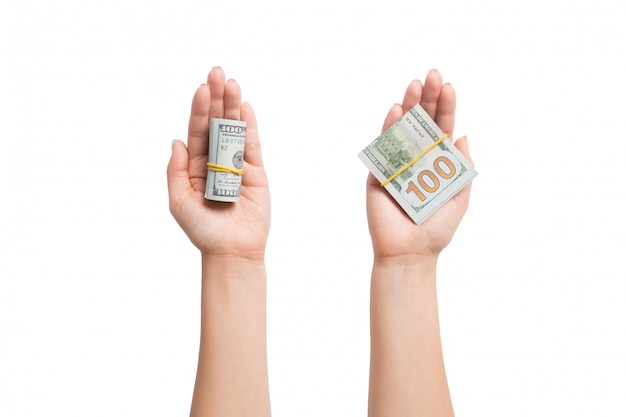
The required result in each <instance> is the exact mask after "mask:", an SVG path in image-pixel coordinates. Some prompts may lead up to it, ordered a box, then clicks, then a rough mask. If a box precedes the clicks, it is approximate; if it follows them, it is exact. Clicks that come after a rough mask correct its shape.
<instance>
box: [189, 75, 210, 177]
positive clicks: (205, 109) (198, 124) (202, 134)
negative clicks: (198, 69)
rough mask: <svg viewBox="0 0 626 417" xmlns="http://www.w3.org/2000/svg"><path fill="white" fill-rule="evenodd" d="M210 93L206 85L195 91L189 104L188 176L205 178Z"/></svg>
mask: <svg viewBox="0 0 626 417" xmlns="http://www.w3.org/2000/svg"><path fill="white" fill-rule="evenodd" d="M210 108H211V91H210V89H209V86H208V85H207V84H202V85H201V86H200V87H198V89H197V90H196V93H195V94H194V96H193V101H192V102H191V114H190V116H189V130H188V137H187V147H188V157H189V168H188V169H189V176H190V177H191V178H206V162H207V158H208V157H207V155H208V150H209V112H210Z"/></svg>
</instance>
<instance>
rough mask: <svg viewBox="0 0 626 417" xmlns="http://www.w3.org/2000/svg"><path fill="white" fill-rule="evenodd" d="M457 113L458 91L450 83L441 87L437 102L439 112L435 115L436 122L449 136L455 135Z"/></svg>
mask: <svg viewBox="0 0 626 417" xmlns="http://www.w3.org/2000/svg"><path fill="white" fill-rule="evenodd" d="M455 114H456V93H455V92H454V88H452V86H451V85H450V84H448V83H446V84H444V85H443V87H441V94H439V101H438V102H437V114H436V115H435V123H437V126H439V127H440V128H441V130H443V131H444V132H445V133H447V134H448V137H449V138H452V137H453V133H454V120H455Z"/></svg>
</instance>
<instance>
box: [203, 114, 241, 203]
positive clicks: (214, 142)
mask: <svg viewBox="0 0 626 417" xmlns="http://www.w3.org/2000/svg"><path fill="white" fill-rule="evenodd" d="M245 142H246V122H243V121H239V120H229V119H217V118H213V119H211V121H210V126H209V166H208V172H207V181H206V190H205V192H204V198H206V199H208V200H214V201H226V202H234V201H239V192H240V190H241V178H242V175H240V174H238V173H235V172H232V171H236V170H241V169H243V148H244V145H245ZM211 164H213V165H211Z"/></svg>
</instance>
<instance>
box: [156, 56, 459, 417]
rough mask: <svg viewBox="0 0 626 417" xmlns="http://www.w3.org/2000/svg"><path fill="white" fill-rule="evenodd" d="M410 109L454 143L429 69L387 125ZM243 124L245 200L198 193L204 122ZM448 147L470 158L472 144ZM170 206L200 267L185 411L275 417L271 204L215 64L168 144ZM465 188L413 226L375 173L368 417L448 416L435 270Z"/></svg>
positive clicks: (444, 100)
mask: <svg viewBox="0 0 626 417" xmlns="http://www.w3.org/2000/svg"><path fill="white" fill-rule="evenodd" d="M415 103H420V104H421V105H422V106H423V107H424V108H425V109H426V110H427V112H428V113H429V114H430V116H431V117H432V118H433V119H434V120H435V122H436V123H437V124H438V125H439V126H440V127H441V128H442V129H443V130H444V132H446V133H448V136H449V137H452V133H453V128H454V114H455V109H456V96H455V93H454V89H453V88H452V87H451V86H450V85H449V84H443V83H442V78H441V75H440V74H439V73H438V72H437V71H435V70H432V71H431V72H429V74H428V75H427V77H426V79H425V83H424V84H423V85H422V83H421V82H420V81H417V80H416V81H413V82H412V83H411V84H410V85H409V86H408V88H407V90H406V93H405V96H404V99H403V102H402V104H395V105H394V106H393V107H392V108H391V110H390V111H389V113H388V114H387V117H386V118H385V122H384V125H383V129H386V128H387V127H389V126H390V125H391V124H392V123H393V122H395V121H396V120H398V119H399V118H400V117H401V116H402V115H403V114H404V113H405V112H406V111H407V110H408V109H409V108H411V107H412V106H413V105H414V104H415ZM213 117H218V118H227V119H234V120H244V121H246V122H247V132H246V144H245V150H244V153H245V159H244V166H243V169H244V172H245V173H244V175H243V178H242V186H241V195H240V201H239V202H237V203H221V202H213V201H208V200H206V199H205V198H204V190H205V185H206V177H207V168H206V163H207V154H208V146H209V141H210V140H211V138H209V120H210V119H211V118H213ZM454 145H455V146H456V147H457V148H458V149H459V151H461V153H463V154H464V155H465V157H466V158H467V159H468V160H469V161H470V162H471V158H470V157H469V150H468V146H467V139H466V138H460V139H458V140H457V141H455V143H454ZM167 179H168V191H169V203H170V211H171V213H172V215H173V216H174V218H175V219H176V221H177V222H178V224H179V225H180V226H181V228H182V229H183V231H184V232H185V233H186V234H187V236H188V237H189V239H190V240H191V242H192V243H193V244H194V245H195V246H196V247H197V248H198V249H199V251H200V253H201V260H202V306H201V336H200V349H199V358H198V369H197V374H196V382H195V388H194V394H193V399H192V405H191V416H193V417H198V416H220V417H230V416H240V417H244V416H261V417H263V416H270V414H271V412H270V401H269V388H268V374H267V348H266V291H267V290H266V287H267V279H266V272H265V259H264V258H265V248H266V245H267V237H268V234H269V229H270V197H269V188H268V183H267V177H266V174H265V169H264V166H263V160H262V157H261V148H260V142H259V137H258V130H257V122H256V118H255V115H254V111H253V110H252V107H251V106H250V105H249V104H247V103H243V104H242V103H241V90H240V87H239V85H238V84H237V82H236V81H234V80H228V81H226V79H225V75H224V71H223V70H222V69H221V68H219V67H215V68H213V69H212V70H211V72H210V73H209V75H208V77H207V82H206V83H205V84H202V85H201V86H200V87H199V88H198V89H197V90H196V93H195V95H194V97H193V101H192V105H191V115H190V119H189V132H188V139H187V144H185V143H183V142H181V141H178V140H176V141H174V142H173V143H172V156H171V159H170V162H169V164H168V168H167ZM470 187H471V186H467V187H465V188H464V189H463V190H462V191H460V192H459V193H458V194H457V195H456V196H454V197H453V198H452V199H451V200H449V201H448V202H447V203H446V204H445V205H444V206H443V207H441V208H440V209H439V210H438V211H437V212H436V213H435V214H433V215H432V216H431V217H430V218H429V219H428V220H427V221H426V222H424V223H423V224H422V225H420V226H417V225H415V224H414V223H413V222H412V221H411V220H410V218H409V217H408V216H407V215H406V214H405V213H404V212H403V210H402V209H401V208H400V207H398V206H397V204H396V203H395V201H394V200H393V199H392V198H391V197H390V196H389V194H388V193H387V192H386V191H385V190H384V189H383V188H382V187H381V186H380V184H378V183H377V181H376V180H375V179H374V177H373V176H372V175H370V176H369V178H368V181H367V213H368V224H369V230H370V235H371V237H372V246H373V249H374V264H373V268H372V277H371V363H370V393H369V415H370V417H383V416H389V417H398V416H452V415H453V414H454V413H453V409H452V403H451V400H450V393H449V389H448V384H447V380H446V374H445V369H444V364H443V356H442V350H441V337H440V333H439V319H438V309H437V293H436V265H437V259H438V256H439V253H441V251H442V250H443V249H444V248H445V247H446V246H447V245H448V243H449V242H450V240H451V239H452V236H453V235H454V232H455V231H456V229H457V227H458V225H459V222H460V221H461V219H462V217H463V215H464V213H465V211H466V210H467V206H468V204H469V194H470ZM389 231H393V233H390V232H389Z"/></svg>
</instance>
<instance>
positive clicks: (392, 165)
mask: <svg viewBox="0 0 626 417" xmlns="http://www.w3.org/2000/svg"><path fill="white" fill-rule="evenodd" d="M359 158H360V159H361V161H363V163H364V164H365V166H367V168H368V169H369V170H370V172H371V173H372V174H373V175H374V176H375V177H376V179H377V180H378V181H379V182H380V183H381V186H383V187H385V189H386V190H387V191H389V193H390V194H391V195H392V196H393V198H394V199H395V200H396V201H397V202H398V204H399V205H400V207H402V209H403V210H404V211H405V212H406V213H407V214H408V215H409V217H410V218H411V219H412V220H413V221H414V222H415V223H416V224H422V223H423V222H424V221H426V219H427V218H428V217H430V216H431V215H432V214H433V213H434V212H435V211H437V210H438V209H439V208H440V207H441V206H443V205H444V204H445V203H446V202H447V201H448V200H449V199H450V198H452V197H453V196H454V195H455V194H456V193H458V192H459V191H460V190H461V189H462V188H463V187H465V186H466V185H467V184H468V183H469V182H470V181H471V180H472V179H473V178H474V177H475V176H476V175H478V173H477V172H476V170H475V169H474V168H473V167H472V165H471V164H470V163H469V161H467V159H465V157H464V156H463V155H462V154H461V152H459V151H458V150H457V149H456V147H455V146H454V145H453V144H452V142H451V141H450V140H449V139H446V135H445V134H444V132H443V131H442V130H441V129H440V128H439V126H437V125H436V124H435V122H434V121H433V120H432V119H431V118H430V116H428V113H426V111H425V110H424V109H423V108H422V107H421V106H420V105H419V104H416V105H415V106H414V107H413V108H412V109H410V110H409V111H408V112H406V114H404V116H403V117H402V119H400V120H398V121H397V122H396V123H394V124H393V125H391V127H389V128H388V129H387V130H385V131H384V132H383V133H382V134H381V135H380V136H379V137H378V138H377V139H375V140H374V141H373V142H372V143H370V144H369V145H368V146H367V147H365V149H363V150H362V151H361V152H360V153H359Z"/></svg>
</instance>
